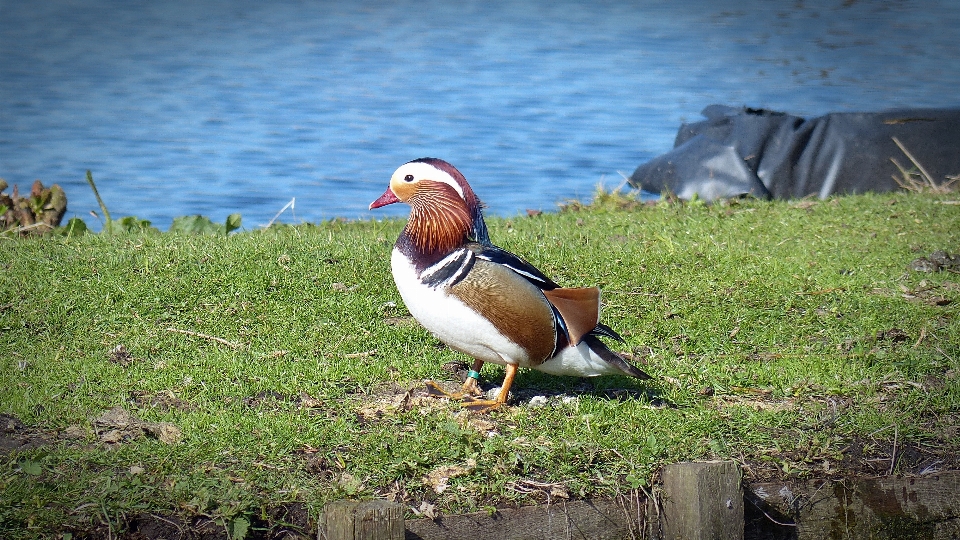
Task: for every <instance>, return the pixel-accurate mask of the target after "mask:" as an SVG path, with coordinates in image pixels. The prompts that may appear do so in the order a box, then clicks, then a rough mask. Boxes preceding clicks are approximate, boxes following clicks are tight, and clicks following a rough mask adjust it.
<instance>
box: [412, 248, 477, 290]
mask: <svg viewBox="0 0 960 540" xmlns="http://www.w3.org/2000/svg"><path fill="white" fill-rule="evenodd" d="M476 262H477V255H476V254H475V253H474V252H473V251H472V250H470V249H467V248H460V249H456V250H454V251H452V252H450V254H449V255H447V256H446V257H444V258H442V259H440V260H439V261H437V262H435V263H434V264H432V265H430V266H428V267H426V268H424V269H423V272H420V281H421V282H422V283H423V284H424V285H426V286H428V287H432V288H434V289H435V288H437V287H441V286H443V287H451V286H453V285H455V284H457V283H458V282H459V281H460V280H462V279H463V278H464V277H466V275H467V273H468V272H470V269H471V268H473V265H474V264H475V263H476Z"/></svg>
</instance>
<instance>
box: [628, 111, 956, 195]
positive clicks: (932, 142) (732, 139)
mask: <svg viewBox="0 0 960 540" xmlns="http://www.w3.org/2000/svg"><path fill="white" fill-rule="evenodd" d="M702 114H703V115H704V116H705V117H706V118H707V119H706V120H703V121H700V122H696V123H692V124H683V125H681V126H680V130H679V132H678V133H677V138H676V141H675V142H674V148H673V150H671V151H670V152H668V153H666V154H664V155H662V156H659V157H657V158H654V159H653V160H651V161H649V162H647V163H644V164H643V165H640V166H639V167H637V169H636V171H634V173H633V175H631V177H630V184H631V185H633V186H634V187H637V188H642V189H644V190H646V191H649V192H653V193H664V192H670V193H673V194H676V195H677V196H679V197H680V198H683V199H691V198H693V197H694V195H697V196H698V197H700V198H701V199H706V200H713V199H718V198H727V197H738V196H741V195H753V196H756V197H760V198H777V199H789V198H799V197H806V196H808V195H816V196H819V197H820V198H826V197H828V196H829V195H833V194H850V193H863V192H867V191H874V192H884V191H892V190H896V189H900V185H899V184H898V183H897V181H895V180H894V176H897V177H898V178H901V179H902V178H903V174H902V172H901V171H900V170H899V169H898V167H897V166H896V165H895V164H894V163H893V162H892V161H891V158H893V159H895V160H896V161H897V162H898V163H899V164H900V165H901V166H902V167H903V168H905V169H908V170H909V169H916V167H915V165H914V163H912V162H911V160H910V159H909V158H908V157H907V156H906V155H905V154H904V152H903V151H902V150H901V149H900V148H899V147H898V146H897V144H896V143H895V142H894V140H893V139H894V137H896V139H897V140H898V141H899V142H900V143H901V144H902V145H903V146H904V148H906V150H907V151H908V152H910V154H911V155H912V156H913V158H914V159H915V160H916V162H917V163H919V164H920V166H922V167H923V169H924V170H925V171H926V172H928V173H929V174H930V176H931V177H933V180H934V181H935V182H937V183H946V182H949V180H946V179H945V177H946V176H948V175H957V174H960V109H900V110H893V111H886V112H875V113H832V114H827V115H825V116H819V117H816V118H811V119H804V118H801V117H799V116H793V115H790V114H785V113H779V112H773V111H767V110H762V109H750V108H734V107H727V106H723V105H711V106H709V107H707V108H706V109H704V110H703V113H702Z"/></svg>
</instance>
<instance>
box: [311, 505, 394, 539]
mask: <svg viewBox="0 0 960 540" xmlns="http://www.w3.org/2000/svg"><path fill="white" fill-rule="evenodd" d="M319 521H320V525H319V530H318V531H317V537H318V538H320V540H402V539H403V537H404V527H403V506H401V505H399V504H397V503H394V502H390V501H385V500H373V501H362V502H361V501H333V502H331V503H328V504H327V505H326V506H324V507H323V514H322V515H321V516H320V520H319Z"/></svg>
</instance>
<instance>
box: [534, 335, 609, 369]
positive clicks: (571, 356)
mask: <svg viewBox="0 0 960 540" xmlns="http://www.w3.org/2000/svg"><path fill="white" fill-rule="evenodd" d="M534 369H536V370H538V371H542V372H544V373H549V374H551V375H568V376H571V377H596V376H598V375H623V372H622V371H620V370H619V369H617V368H616V367H614V366H611V365H610V364H609V363H607V361H606V360H604V359H603V358H600V357H599V356H597V354H596V353H594V352H593V351H591V350H590V347H589V346H588V345H587V344H586V342H583V341H581V342H580V345H577V346H576V347H564V348H563V350H561V351H560V353H559V354H557V355H556V356H554V357H553V358H551V359H549V360H547V361H546V362H544V363H542V364H540V365H539V366H536V367H535V368H534Z"/></svg>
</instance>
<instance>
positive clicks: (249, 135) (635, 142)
mask: <svg viewBox="0 0 960 540" xmlns="http://www.w3.org/2000/svg"><path fill="white" fill-rule="evenodd" d="M382 4H383V3H381V2H372V1H370V2H346V3H344V2H292V1H280V2H260V1H251V0H233V1H229V2H228V1H223V2H213V1H204V2H187V1H174V2H164V1H152V2H141V1H128V0H124V1H109V0H99V1H91V2H68V1H65V0H53V1H51V2H19V1H13V0H0V177H2V178H5V179H6V180H7V181H8V182H10V183H17V184H20V185H21V186H23V185H25V184H29V183H30V182H32V181H33V180H34V179H36V178H40V179H41V180H43V181H44V183H47V184H48V183H59V184H60V185H62V186H63V187H64V188H65V189H66V191H67V196H68V198H69V201H70V207H69V210H70V211H69V212H68V217H70V216H73V215H79V216H81V217H83V218H84V219H85V220H86V221H87V222H88V223H90V224H93V223H94V221H95V220H93V219H92V218H91V217H90V216H89V215H88V211H90V210H94V209H96V208H97V204H96V201H95V200H94V198H93V195H92V193H91V192H90V190H89V188H88V187H87V185H86V182H85V181H84V171H86V170H87V169H90V170H92V171H93V174H94V177H95V179H96V180H97V184H98V187H99V189H100V193H101V195H102V196H103V197H104V199H105V201H106V203H107V205H108V207H109V208H110V211H111V213H112V214H113V215H114V217H117V216H123V215H137V216H139V217H141V218H145V219H149V220H151V221H153V223H154V224H155V225H157V226H159V227H160V228H161V229H166V228H167V227H168V226H169V224H170V221H171V219H172V218H173V217H174V216H178V215H187V214H197V213H199V214H205V215H208V216H210V217H211V218H213V219H214V220H216V221H222V220H223V219H224V218H225V217H226V215H227V214H229V213H232V212H240V213H241V214H242V215H243V218H244V224H245V226H246V227H247V228H251V227H255V226H257V225H260V224H264V223H266V222H268V221H269V220H270V219H271V218H272V217H273V216H274V215H275V214H276V213H277V212H278V211H279V210H280V209H281V208H282V207H283V206H284V205H285V204H287V203H288V202H289V201H290V200H291V199H293V198H296V205H295V216H294V214H292V213H291V212H290V211H287V212H286V213H285V214H284V215H283V217H282V218H281V220H282V221H287V222H290V221H294V220H298V221H299V220H306V221H318V220H321V219H329V218H333V217H347V218H367V217H371V216H374V215H376V216H387V215H402V214H403V213H404V212H405V208H401V207H400V206H401V205H396V207H391V208H386V209H383V210H382V211H378V213H377V214H373V213H371V212H368V211H367V204H368V203H369V202H370V201H371V200H373V199H374V198H376V197H377V196H379V195H380V193H382V191H383V190H384V188H385V187H386V183H387V181H388V179H389V176H390V174H391V173H392V172H393V170H394V169H395V168H396V167H397V166H399V165H400V164H401V163H403V162H406V161H408V160H410V159H413V158H417V157H422V156H435V157H441V158H444V159H447V160H448V161H450V162H452V163H454V164H455V165H456V166H457V167H458V168H459V169H460V170H461V171H462V172H463V173H464V174H465V175H466V176H467V178H468V179H469V180H470V181H471V183H472V184H473V186H474V188H475V190H476V191H477V192H478V193H479V195H480V196H481V198H483V199H484V200H485V202H486V203H487V205H488V206H489V207H490V211H491V212H493V213H496V214H500V215H513V214H516V213H518V212H522V211H523V210H524V209H526V208H536V209H542V210H551V209H554V208H556V206H555V205H556V203H557V202H558V201H562V200H564V199H568V198H573V197H578V198H582V199H589V198H590V197H591V194H592V192H593V190H594V188H595V186H596V185H597V184H598V183H599V182H603V183H604V184H605V185H606V186H608V187H614V186H616V185H618V184H619V183H620V182H621V180H622V179H621V176H620V173H623V174H627V175H629V174H630V172H631V171H632V170H633V169H634V168H635V167H636V166H637V165H638V164H640V163H642V162H644V161H646V160H647V159H649V158H651V157H653V156H655V155H658V154H660V153H663V152H665V151H667V150H669V149H670V148H671V146H672V143H673V137H674V135H675V133H676V130H677V127H678V126H679V124H680V122H682V121H684V120H696V119H698V118H699V111H700V110H701V109H702V108H703V107H704V106H706V105H709V104H711V103H723V104H729V105H749V106H752V107H767V108H773V109H779V110H784V111H787V112H791V113H794V114H800V115H807V116H815V115H820V114H824V113H827V112H834V111H867V110H877V109H884V108H891V107H955V106H960V92H958V88H960V39H958V38H957V30H956V29H957V28H960V2H954V1H952V0H942V1H941V2H936V1H925V0H923V1H921V0H903V1H885V2H866V1H853V2H851V1H849V0H846V1H840V0H837V1H825V0H815V1H804V2H797V3H794V4H790V5H782V4H783V3H779V2H766V1H759V0H745V1H740V2H722V1H721V2H713V1H705V0H704V1H679V2H670V1H664V2H609V3H597V2H585V3H574V2H563V1H561V2H556V1H547V0H542V1H538V0H532V1H521V2H519V3H517V2H486V1H484V2H481V1H476V2H472V1H466V2H459V3H457V5H453V4H454V3H452V2H437V3H431V2H411V1H406V2H404V1H401V2H396V3H392V4H390V5H382Z"/></svg>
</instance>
